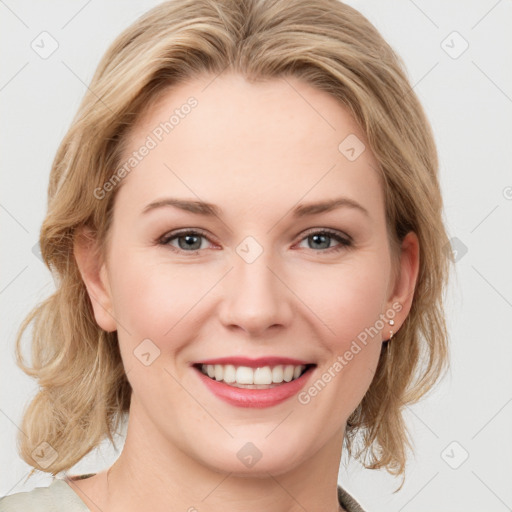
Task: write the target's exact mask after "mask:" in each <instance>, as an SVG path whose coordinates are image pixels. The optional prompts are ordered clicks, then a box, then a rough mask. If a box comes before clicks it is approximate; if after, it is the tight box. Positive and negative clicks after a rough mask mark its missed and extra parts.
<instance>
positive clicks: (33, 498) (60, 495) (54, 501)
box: [0, 473, 365, 512]
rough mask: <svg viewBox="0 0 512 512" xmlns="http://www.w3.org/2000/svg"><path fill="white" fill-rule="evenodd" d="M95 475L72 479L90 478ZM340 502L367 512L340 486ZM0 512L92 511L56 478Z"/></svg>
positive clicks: (351, 510)
mask: <svg viewBox="0 0 512 512" xmlns="http://www.w3.org/2000/svg"><path fill="white" fill-rule="evenodd" d="M94 474H95V473H89V474H86V475H78V476H75V477H71V478H72V479H81V478H88V477H90V476H93V475H94ZM338 501H339V502H340V505H341V506H342V507H343V508H344V509H345V510H347V511H348V512H365V511H364V510H363V508H362V507H361V505H359V503H358V502H357V501H356V500H355V499H354V498H353V497H352V496H351V495H350V494H349V493H348V492H347V491H345V490H344V489H342V488H341V487H340V486H339V485H338ZM0 512H90V510H89V508H88V507H87V506H86V504H85V503H84V502H83V501H82V500H81V499H80V497H79V496H78V494H77V493H76V492H75V491H74V490H73V489H72V487H71V486H70V485H69V484H68V483H67V482H66V481H65V480H64V479H61V478H57V477H54V480H53V482H52V483H51V484H50V485H49V486H48V487H36V488H35V489H33V490H32V491H28V492H18V493H15V494H11V495H10V496H4V497H3V498H0Z"/></svg>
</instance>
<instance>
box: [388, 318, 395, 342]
mask: <svg viewBox="0 0 512 512" xmlns="http://www.w3.org/2000/svg"><path fill="white" fill-rule="evenodd" d="M388 323H389V325H395V321H394V320H390V321H389V322H388ZM389 333H390V334H389V340H388V341H391V339H392V338H393V331H389Z"/></svg>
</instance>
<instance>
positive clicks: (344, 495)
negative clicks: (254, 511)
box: [0, 485, 365, 512]
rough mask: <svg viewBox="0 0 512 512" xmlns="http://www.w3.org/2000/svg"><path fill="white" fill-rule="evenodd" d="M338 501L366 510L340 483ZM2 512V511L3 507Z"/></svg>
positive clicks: (354, 511) (351, 508)
mask: <svg viewBox="0 0 512 512" xmlns="http://www.w3.org/2000/svg"><path fill="white" fill-rule="evenodd" d="M338 501H339V503H340V505H341V506H342V507H343V508H344V509H345V510H346V511H347V512H365V510H364V509H363V507H361V505H360V504H359V503H358V502H357V501H356V500H355V499H354V498H353V497H352V496H351V495H350V494H349V493H348V492H347V491H346V490H345V489H343V488H342V487H341V486H340V485H338ZM0 512H2V509H1V508H0Z"/></svg>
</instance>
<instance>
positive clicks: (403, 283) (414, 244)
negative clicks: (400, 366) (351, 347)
mask: <svg viewBox="0 0 512 512" xmlns="http://www.w3.org/2000/svg"><path fill="white" fill-rule="evenodd" d="M419 267H420V244H419V241H418V236H417V235H416V233H414V232H413V231H410V232H409V233H407V235H406V236H405V237H404V239H403V241H402V245H401V249H400V265H399V268H398V272H397V275H396V277H395V279H394V281H393V282H392V283H391V295H390V296H389V298H388V304H387V307H388V308H390V309H393V310H394V311H396V315H395V317H394V321H395V324H394V325H393V327H392V328H391V329H390V330H392V331H393V333H396V332H397V331H398V330H399V329H400V327H401V326H402V324H403V323H404V321H405V319H406V318H407V315H408V314H409V311H410V310H411V305H412V300H413V298H414V290H415V288H416V282H417V280H418V272H419ZM384 339H387V338H386V337H385V338H384Z"/></svg>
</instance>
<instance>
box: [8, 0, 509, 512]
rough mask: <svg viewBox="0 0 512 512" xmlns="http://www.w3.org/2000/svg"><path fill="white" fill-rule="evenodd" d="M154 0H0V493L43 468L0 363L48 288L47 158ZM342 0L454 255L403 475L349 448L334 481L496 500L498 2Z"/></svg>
mask: <svg viewBox="0 0 512 512" xmlns="http://www.w3.org/2000/svg"><path fill="white" fill-rule="evenodd" d="M157 3H158V2H157V1H154V0H138V1H135V0H132V1H121V0H115V1H110V2H108V3H106V2H99V1H98V0H92V1H91V0H89V1H86V0H73V1H69V0H66V1H64V0H60V1H55V0H54V1H53V2H51V3H49V2H37V1H35V0H32V1H19V2H15V1H14V0H5V1H0V41H1V51H2V66H1V68H0V105H1V114H0V123H1V128H2V135H1V137H0V145H1V150H0V155H1V169H2V187H1V188H0V221H1V226H2V234H1V240H2V253H1V258H2V259H1V269H2V272H1V275H0V304H1V311H2V322H1V340H2V345H1V356H2V357H1V358H0V364H1V370H0V378H1V388H0V432H1V446H0V496H2V495H6V494H12V493H14V492H20V491H27V490H30V489H32V488H34V487H36V486H46V485H48V484H49V483H50V481H51V479H50V477H49V476H48V475H46V474H40V475H37V476H35V477H33V478H31V479H30V480H29V481H28V482H25V477H26V476H27V474H28V472H29V470H30V469H31V468H30V466H28V465H27V464H25V463H24V462H22V461H21V459H19V457H18V456H17V453H16V446H15V435H16V432H17V429H18V426H17V425H19V423H20V418H21V412H22V408H23V406H24V405H25V403H26V402H27V400H28V399H29V398H30V397H31V396H33V395H34V393H35V392H36V389H37V387H36V384H35V382H33V381H32V380H31V379H29V378H28V377H26V376H25V375H24V374H23V373H22V372H21V370H19V369H18V368H17V366H16V365H15V363H14V338H15V333H16V330H17V329H18V327H19V324H20V322H21V320H22V319H23V317H24V316H25V315H26V314H27V313H28V311H29V310H30V309H31V307H32V306H33V305H34V304H35V303H36V302H38V301H40V300H41V299H43V298H44V297H46V296H47V295H49V294H50V293H51V292H52V290H53V281H52V279H51V276H50V274H49V272H48V271H47V270H46V268H45V266H44V265H43V264H42V263H41V261H40V260H39V259H38V257H36V255H34V254H33V252H32V249H33V246H34V245H35V244H36V243H37V239H38V232H39V229H40V226H41V222H42V219H43V216H44V213H45V209H46V188H47V183H48V175H49V171H50V166H51V162H52V159H53V157H54V155H55V152H56V150H57V147H58V144H59V142H60V141H61V139H62V137H63V136H64V134H65V132H66V130H67V128H68V127H69V124H70V122H71V119H72V117H73V115H74V113H75V111H76V109H77V107H78V104H79V101H80V99H81V98H82V96H83V94H84V92H85V90H86V88H87V84H88V83H89V82H90V79H91V78H92V75H93V72H94V70H95V67H96V65H97V63H98V62H99V60H100V57H101V56H102V54H103V53H104V51H105V49H106V48H107V46H108V45H109V43H110V42H111V41H112V40H113V39H114V37H115V36H116V35H117V34H118V33H119V32H120V31H121V30H122V29H124V28H125V27H126V26H127V25H129V24H130V23H131V22H132V21H134V20H135V19H136V18H137V17H138V16H139V15H141V14H142V13H143V12H145V11H146V10H148V9H149V8H151V7H152V6H154V5H156V4H157ZM348 3H349V4H350V5H353V6H354V7H356V8H357V9H359V10H360V11H361V12H362V13H363V14H365V15H366V16H367V17H368V18H369V19H370V21H372V22H373V23H374V24H375V25H376V26H377V28H378V29H379V30H380V31H381V33H382V34H383V36H384V37H385V38H386V39H387V40H388V41H389V42H390V44H391V45H392V46H393V47H394V48H395V49H396V50H397V51H398V53H399V54H400V55H401V56H402V58H403V59H404V61H405V63H406V66H407V69H408V73H409V76H410V79H411V83H412V84H413V86H414V90H415V91H416V93H417V94H418V95H419V97H420V100H421V101H422V103H423V105H424V106H425V109H426V112H427V115H428V117H429V119H430V121H431V123H432V126H433V129H434V132H435V137H436V141H437V144H438V149H439V154H440V163H441V168H440V170H441V183H442V189H443V194H444V200H445V212H446V219H447V226H448V229H449V233H450V237H451V238H452V237H456V238H457V240H456V241H455V242H454V243H453V245H454V246H455V247H456V248H458V249H459V250H458V258H459V259H458V262H457V264H456V276H454V278H453V280H452V287H451V289H450V293H449V298H448V305H447V310H448V322H449V329H450V336H451V355H452V367H451V371H450V373H449V375H448V376H447V378H446V379H445V380H444V381H443V382H442V384H441V385H439V386H438V388H437V389H436V390H435V391H434V392H433V393H431V395H430V396H429V397H428V398H427V399H425V400H424V401H423V402H422V403H421V404H419V405H417V406H414V407H410V408H408V409H407V411H406V415H407V420H408V423H409V425H410V430H411V433H412V435H413V438H414V442H415V447H416V454H415V456H411V458H410V461H409V464H408V473H407V479H406V483H405V485H404V488H403V489H402V491H400V492H399V493H397V494H393V490H394V489H395V488H396V487H397V486H398V484H399V480H395V479H394V478H393V477H391V476H389V475H388V474H387V473H386V472H384V471H380V472H379V471H370V470H366V469H364V468H362V466H360V465H359V464H358V463H355V462H353V461H352V462H350V463H349V465H348V468H343V467H342V468H341V470H340V483H341V484H342V485H343V486H345V487H346V488H347V489H348V490H349V491H350V492H352V493H353V494H354V495H355V496H356V497H357V498H358V499H359V500H360V502H361V503H362V504H363V506H365V507H366V508H367V509H368V510H369V511H370V512H373V511H379V512H381V511H382V512H385V511H402V510H403V511H405V512H410V511H417V512H421V511H428V512H431V511H432V510H443V511H461V510H464V511H466V512H472V511H475V512H476V511H477V510H478V511H480V510H484V509H485V510H486V511H487V512H494V511H495V512H501V511H504V510H510V509H511V508H512V486H511V485H510V483H511V481H512V478H511V477H512V435H511V433H512V428H511V427H512V372H511V362H512V358H511V355H512V343H511V334H510V333H511V327H512V325H511V318H512V315H511V313H512V271H511V268H512V237H511V234H512V172H511V168H512V167H511V163H512V155H511V150H510V146H511V145H512V117H511V115H512V99H511V98H512V66H511V63H512V32H511V31H510V21H511V20H512V2H511V1H510V0H500V1H496V0H489V1H487V0H481V1H475V0H473V1H463V0H457V1H451V2H443V1H441V0H435V1H432V0H431V1H426V0H415V1H412V0H400V1H395V2H391V1H382V0H380V1H379V0H359V1H357V0H351V1H349V2H348ZM43 31H47V32H49V33H50V34H51V35H52V37H53V38H55V40H56V41H57V42H58V44H59V47H58V49H57V50H56V51H55V52H54V53H53V54H52V55H51V56H49V57H48V58H47V59H43V58H41V57H40V56H39V55H38V54H37V53H36V52H35V51H34V50H33V49H32V48H31V42H32V41H33V40H36V42H37V41H38V40H39V39H37V38H38V36H39V34H40V33H41V32H43ZM453 31H457V32H458V33H459V34H460V36H461V37H462V38H464V40H466V41H467V43H468V44H469V47H468V49H467V50H466V51H465V52H464V53H462V54H461V55H460V56H458V57H457V58H453V57H454V56H456V54H457V53H458V52H459V51H460V50H461V49H462V48H463V46H462V45H463V44H464V43H463V41H462V39H460V38H459V36H457V35H455V36H454V35H453V34H452V32H453ZM450 34H452V35H450ZM448 36H449V37H448ZM447 37H448V39H447ZM443 41H445V42H444V43H443ZM447 52H451V54H452V55H451V56H450V55H449V54H448V53H447ZM464 248H465V249H464ZM465 250H467V252H466V253H464V251H465ZM454 441H455V442H456V444H451V443H453V442H454ZM121 446H122V443H121ZM447 447H448V448H447ZM466 453H467V454H468V455H469V457H468V459H467V460H466V461H465V462H464V463H462V464H461V465H460V466H459V467H458V469H453V467H456V466H458V465H459V464H460V463H461V462H462V460H463V458H464V457H465V455H466ZM115 457H116V453H115V452H114V451H113V450H112V449H111V448H110V447H109V446H108V445H104V446H102V448H101V449H100V450H98V451H97V452H95V453H93V454H91V455H90V456H88V457H87V458H85V459H84V460H83V461H82V462H81V463H80V464H78V465H77V466H75V468H73V470H71V471H70V473H72V474H75V473H85V472H88V471H93V472H94V471H100V470H102V469H103V468H105V467H106V466H109V465H111V463H112V462H113V460H114V459H115ZM451 466H453V467H451ZM440 501H442V502H443V504H442V505H439V502H440Z"/></svg>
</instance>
